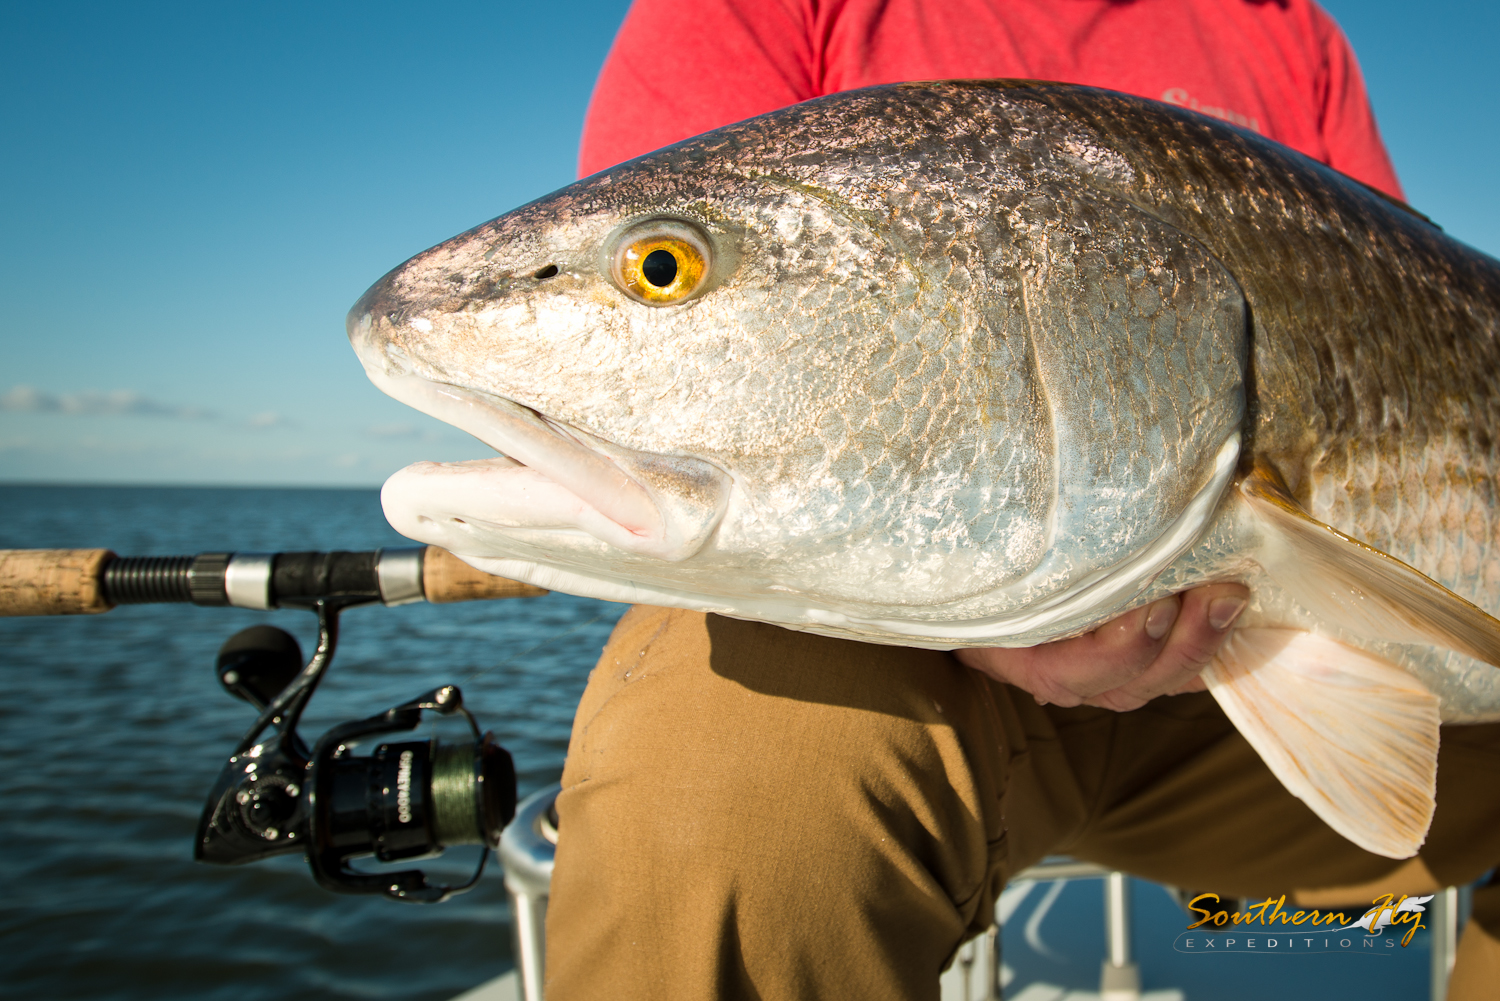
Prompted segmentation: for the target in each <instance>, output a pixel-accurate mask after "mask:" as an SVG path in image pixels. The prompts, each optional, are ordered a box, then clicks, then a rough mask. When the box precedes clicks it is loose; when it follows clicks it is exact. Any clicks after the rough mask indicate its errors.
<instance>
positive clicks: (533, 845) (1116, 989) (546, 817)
mask: <svg viewBox="0 0 1500 1001" xmlns="http://www.w3.org/2000/svg"><path fill="white" fill-rule="evenodd" d="M561 788H562V787H561V786H558V785H553V786H549V787H548V788H546V789H543V790H541V791H540V792H536V793H533V794H532V795H530V796H528V797H527V798H526V799H525V800H524V801H523V802H522V803H521V805H520V806H519V807H518V808H517V810H516V817H515V819H514V820H513V821H511V823H510V826H509V827H507V828H506V829H505V833H504V834H503V835H502V836H501V838H500V863H501V865H502V866H504V868H505V889H506V890H507V891H508V892H509V893H510V898H511V905H512V913H513V914H514V917H515V936H516V967H517V973H518V975H519V980H520V988H521V997H522V998H523V1001H543V999H542V971H543V964H544V962H545V958H546V916H547V894H548V890H549V888H550V886H551V884H552V861H553V855H554V852H555V847H556V845H557V829H556V827H554V826H553V824H552V820H551V818H550V812H551V807H552V802H553V800H555V799H556V798H557V794H558V792H559V791H561ZM1072 879H1102V880H1103V881H1104V927H1105V942H1106V945H1107V949H1108V956H1107V957H1106V958H1105V960H1104V962H1103V967H1102V970H1101V971H1100V976H1099V995H1100V1001H1137V999H1139V998H1140V996H1141V986H1140V985H1141V978H1140V968H1139V966H1138V965H1137V964H1136V962H1135V961H1134V960H1133V959H1132V957H1131V928H1130V882H1129V878H1128V877H1127V876H1126V874H1125V873H1123V872H1118V871H1113V870H1110V869H1107V868H1105V867H1104V866H1100V865H1095V864H1094V863H1092V862H1080V861H1078V860H1077V859H1071V858H1066V857H1061V856H1056V857H1052V858H1048V859H1045V860H1043V861H1042V862H1040V863H1038V864H1037V865H1034V866H1031V867H1030V868H1028V869H1023V870H1022V871H1021V872H1019V873H1017V874H1016V875H1015V876H1012V877H1011V883H1012V884H1016V883H1026V882H1035V883H1040V882H1049V881H1053V880H1072ZM1465 897H1466V893H1465V891H1464V890H1460V889H1456V888H1453V887H1449V888H1448V889H1446V890H1444V891H1442V892H1441V893H1439V894H1438V895H1437V896H1436V897H1435V898H1434V899H1433V901H1432V905H1431V907H1430V909H1429V911H1428V914H1429V915H1430V917H1429V926H1430V928H1431V935H1432V980H1431V999H1432V1001H1445V999H1446V997H1447V993H1448V977H1449V974H1450V973H1452V971H1453V958H1454V955H1455V954H1456V952H1457V950H1458V931H1459V924H1460V919H1461V916H1462V914H1463V912H1464V910H1465V909H1466V908H1465V907H1464V906H1463V905H1464V904H1466V903H1467V900H1466V899H1465ZM1000 969H1001V967H1000V936H999V934H998V933H997V930H996V929H991V930H990V932H989V934H986V935H981V936H979V937H978V938H976V939H973V940H972V941H970V942H966V943H965V944H964V946H963V947H962V948H961V949H960V950H959V952H958V956H957V957H956V958H955V959H954V963H953V967H952V968H951V969H950V970H949V971H948V973H946V974H944V977H943V984H942V987H943V1001H950V999H951V1001H999V998H1000Z"/></svg>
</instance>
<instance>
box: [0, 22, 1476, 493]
mask: <svg viewBox="0 0 1500 1001" xmlns="http://www.w3.org/2000/svg"><path fill="white" fill-rule="evenodd" d="M1325 6H1326V7H1327V8H1328V9H1329V10H1330V11H1331V12H1332V13H1333V14H1334V16H1335V17H1336V18H1338V20H1339V21H1340V23H1341V24H1342V25H1343V26H1344V29H1345V31H1346V32H1347V34H1348V35H1349V37H1350V38H1351V40H1352V41H1353V43H1354V46H1355V49H1356V51H1357V52H1358V53H1359V56H1360V59H1361V62H1362V64H1363V67H1364V71H1365V76H1366V80H1367V83H1368V84H1369V88H1370V92H1371V96H1372V99H1373V101H1374V104H1375V110H1376V113H1377V114H1378V116H1379V118H1380V122H1381V127H1382V130H1383V132H1384V135H1385V138H1386V141H1387V144H1388V145H1389V147H1390V149H1391V153H1392V156H1393V158H1394V160H1395V163H1396V168H1397V170H1398V171H1399V173H1400V174H1401V178H1402V181H1403V182H1404V184H1405V185H1406V190H1407V193H1408V195H1409V197H1410V198H1411V200H1412V203H1413V204H1414V205H1415V206H1416V207H1417V208H1419V209H1421V210H1422V211H1424V212H1426V213H1427V214H1429V215H1430V216H1432V217H1433V218H1434V219H1435V220H1436V221H1438V222H1439V223H1440V224H1441V225H1443V226H1444V227H1445V228H1446V229H1447V230H1448V232H1449V233H1451V234H1453V235H1454V236H1456V237H1458V238H1459V239H1461V240H1464V241H1466V242H1468V243H1470V244H1472V245H1474V246H1476V247H1479V248H1480V249H1482V250H1485V251H1486V252H1488V253H1491V254H1497V253H1500V196H1497V195H1496V193H1495V186H1494V179H1493V175H1494V170H1495V168H1494V164H1495V163H1497V162H1500V107H1497V104H1496V102H1495V100H1494V97H1493V95H1494V93H1495V92H1496V90H1497V83H1500V81H1497V76H1500V74H1497V72H1496V66H1497V65H1500V63H1497V61H1496V60H1495V59H1494V57H1493V53H1492V51H1490V50H1491V48H1492V46H1493V40H1494V39H1495V38H1496V37H1500V13H1497V11H1496V7H1495V5H1492V4H1479V3H1448V4H1441V3H1439V4H1431V5H1423V6H1421V7H1420V8H1418V7H1417V6H1414V5H1411V4H1409V3H1400V4H1398V3H1395V2H1393V0H1363V2H1356V0H1336V2H1335V0H1329V2H1327V3H1325ZM626 7H627V2H626V0H593V2H574V3H569V4H537V3H516V2H509V0H499V2H490V3H482V4H481V3H428V4H420V5H417V4H388V3H378V2H365V3H360V4H352V3H345V4H341V3H320V4H291V3H276V2H260V3H255V4H228V3H214V4H202V3H197V4H187V3H180V4H172V3H140V4H119V3H115V4H102V3H101V4H86V3H70V2H66V0H58V2H51V3H46V4H35V3H34V4H22V3H10V4H5V5H3V7H0V88H3V90H0V93H4V94H5V95H6V98H5V100H4V101H3V102H0V136H3V137H4V155H3V156H0V227H3V239H0V302H3V304H4V307H3V310H0V481H47V482H91V483H102V482H121V483H125V482H130V483H241V484H264V485H274V484H306V485H325V484H326V485H344V484H347V485H370V486H374V485H377V484H379V483H380V482H382V481H383V480H384V479H385V477H386V476H387V475H389V474H390V473H391V472H394V471H395V470H396V469H398V468H399V467H401V466H402V465H405V464H406V463H408V462H411V461H414V460H416V459H419V458H431V459H460V458H473V457H476V456H478V455H481V454H483V452H484V449H483V448H482V446H478V445H477V444H476V443H474V442H473V441H472V439H469V438H468V437H467V436H465V435H463V434H461V433H459V432H456V431H452V430H450V429H448V428H447V427H446V426H445V425H442V424H440V423H438V422H436V421H434V420H432V419H430V418H427V417H424V416H423V415H421V414H418V413H416V412H415V411H412V410H410V409H408V408H406V407H404V406H402V405H400V404H398V403H395V402H394V401H392V400H388V399H387V398H385V397H384V396H382V395H381V394H380V393H378V392H377V391H376V390H375V389H374V388H373V387H371V386H370V385H369V383H368V382H367V381H366V380H365V378H364V375H363V373H362V372H361V370H360V368H359V365H358V363H357V362H356V361H355V359H354V357H353V355H352V353H351V352H350V351H349V348H348V344H347V341H346V340H345V338H344V336H343V316H344V313H345V311H346V310H347V309H348V308H349V306H350V305H351V304H352V303H353V302H354V300H355V299H356V298H358V297H359V295H360V293H361V292H363V291H364V289H365V288H366V287H368V286H369V285H370V284H371V283H372V282H373V281H374V280H375V279H376V278H378V277H379V276H380V275H381V274H383V273H384V272H385V271H386V270H388V269H389V268H391V267H393V266H394V265H396V264H398V263H400V262H401V261H402V260H404V259H405V258H407V257H409V256H411V255H412V254H413V253H415V252H417V251H419V250H422V249H423V248H425V247H428V246H430V245H431V244H433V243H436V242H438V241H440V240H443V239H445V238H447V237H449V236H452V235H453V234H455V233H457V232H459V231H461V230H464V229H467V228H468V227H470V226H472V225H474V224H476V223H478V222H481V221H483V220H485V219H489V218H491V217H493V216H495V215H498V214H500V213H501V212H503V211H505V210H507V209H510V208H513V207H515V206H517V205H519V204H522V203H523V202H526V201H529V200H530V199H532V198H535V197H537V196H539V195H542V194H545V193H546V192H548V191H550V190H553V189H555V188H557V187H560V186H562V185H563V184H566V183H567V182H568V181H570V180H572V178H573V172H574V165H575V158H576V154H577V143H578V132H579V127H580V124H581V122H582V118H583V112H584V108H585V105H586V103H587V100H588V94H589V91H590V89H591V87H592V85H593V81H594V76H595V74H596V73H597V71H598V67H599V64H600V63H601V61H602V60H603V58H604V55H605V53H606V52H607V51H608V48H609V43H610V40H611V38H612V37H613V35H614V32H615V29H616V28H617V27H618V25H619V22H620V19H621V18H622V17H623V16H624V13H625V9H626ZM690 7H691V4H690V3H687V4H685V8H688V9H690Z"/></svg>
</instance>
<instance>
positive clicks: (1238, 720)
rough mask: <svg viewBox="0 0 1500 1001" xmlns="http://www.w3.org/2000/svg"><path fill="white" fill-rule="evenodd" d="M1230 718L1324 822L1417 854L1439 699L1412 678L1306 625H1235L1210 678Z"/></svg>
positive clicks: (1393, 854)
mask: <svg viewBox="0 0 1500 1001" xmlns="http://www.w3.org/2000/svg"><path fill="white" fill-rule="evenodd" d="M1203 677H1204V678H1205V680H1207V682H1208V688H1209V691H1211V692H1212V693H1213V696H1214V698H1215V699H1217V700H1218V702H1219V705H1220V706H1222V707H1223V709H1224V713H1225V715H1227V716H1228V717H1229V719H1230V720H1231V721H1232V722H1233V723H1234V725H1235V726H1236V727H1238V728H1239V731H1240V733H1242V734H1243V735H1244V736H1245V739H1246V740H1248V741H1249V742H1250V746H1252V747H1254V748H1255V750H1256V751H1257V752H1258V753H1259V754H1260V756H1261V759H1262V760H1264V761H1265V763H1266V764H1267V765H1268V766H1269V767H1270V769H1271V772H1272V774H1274V775H1275V776H1276V777H1277V778H1278V779H1279V780H1281V783H1282V785H1284V786H1286V788H1287V789H1288V790H1289V791H1290V792H1291V793H1292V795H1294V796H1296V797H1297V798H1298V799H1300V800H1302V801H1303V802H1304V803H1306V804H1307V805H1308V806H1309V807H1311V808H1312V811H1313V812H1314V813H1316V814H1317V815H1318V816H1319V817H1320V818H1321V819H1322V820H1323V822H1324V823H1326V824H1327V825H1328V826H1329V827H1331V828H1333V829H1334V830H1335V831H1337V832H1338V833H1339V834H1341V835H1343V836H1344V837H1346V838H1348V839H1349V840H1350V841H1352V842H1354V843H1355V844H1357V845H1359V846H1360V847H1361V848H1363V849H1365V850H1366V851H1369V852H1374V853H1375V854H1377V855H1383V856H1385V857H1387V858H1409V857H1411V856H1412V855H1415V854H1416V853H1417V849H1418V848H1419V847H1420V846H1421V844H1422V841H1423V840H1424V839H1425V838H1426V836H1427V827H1428V825H1429V824H1430V823H1431V822H1432V812H1433V808H1434V796H1435V794H1436V791H1437V751H1438V724H1439V718H1438V700H1437V697H1436V696H1434V695H1433V694H1432V693H1431V692H1429V691H1427V689H1426V688H1424V687H1422V685H1421V684H1420V683H1419V682H1417V680H1416V679H1414V678H1413V677H1411V675H1409V674H1407V673H1406V672H1405V671H1403V670H1401V669H1400V668H1398V667H1396V666H1395V665H1393V664H1391V663H1390V662H1388V661H1386V660H1383V659H1382V658H1379V657H1375V656H1372V655H1370V654H1368V653H1365V652H1364V651H1361V650H1357V649H1355V648H1354V647H1351V646H1348V645H1346V644H1343V643H1340V642H1338V641H1336V640H1332V639H1329V638H1328V637H1326V636H1319V635H1317V634H1316V633H1309V632H1305V631H1303V630H1296V629H1258V628H1241V629H1236V630H1235V631H1234V632H1233V633H1232V634H1231V635H1230V637H1229V639H1228V641H1227V642H1226V643H1225V644H1224V647H1223V649H1222V650H1221V651H1220V652H1219V655H1218V657H1217V658H1215V660H1214V661H1213V663H1211V664H1210V665H1209V666H1208V667H1207V668H1206V669H1205V670H1204V672H1203Z"/></svg>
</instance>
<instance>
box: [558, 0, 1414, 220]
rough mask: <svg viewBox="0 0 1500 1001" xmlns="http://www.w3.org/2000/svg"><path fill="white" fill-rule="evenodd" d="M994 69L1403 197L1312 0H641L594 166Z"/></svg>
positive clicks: (597, 93)
mask: <svg viewBox="0 0 1500 1001" xmlns="http://www.w3.org/2000/svg"><path fill="white" fill-rule="evenodd" d="M986 77H1023V78H1030V79H1037V80H1060V81H1066V82H1069V83H1082V84H1091V85H1094V86H1097V87H1108V88H1110V89H1112V90H1121V91H1126V92H1129V93H1132V94H1139V95H1141V96H1142V97H1150V98H1155V99H1156V100H1159V101H1167V102H1170V103H1173V104H1180V105H1183V106H1185V107H1188V108H1193V109H1194V110H1197V111H1200V112H1203V113H1205V114H1209V115H1213V116H1214V117H1216V118H1222V119H1224V120H1226V121H1230V122H1233V123H1234V124H1236V125H1241V126H1244V127H1246V128H1250V129H1254V130H1255V131H1257V132H1259V133H1261V134H1262V135H1265V136H1267V137H1269V138H1271V139H1275V140H1277V141H1278V142H1282V143H1285V144H1286V145H1288V146H1291V147H1292V148H1293V149H1297V150H1301V151H1302V152H1303V153H1306V154H1307V155H1309V156H1311V157H1314V158H1316V159H1318V160H1321V161H1323V162H1324V163H1326V164H1328V165H1329V166H1331V167H1334V168H1335V169H1337V170H1341V171H1343V172H1344V173H1346V174H1349V175H1350V176H1352V177H1355V178H1358V179H1359V180H1361V181H1365V182H1366V183H1368V184H1371V185H1373V186H1375V187H1377V188H1380V189H1382V190H1384V191H1387V192H1389V193H1391V194H1393V195H1396V196H1397V197H1401V196H1402V195H1401V185H1400V182H1398V181H1397V180H1396V173H1395V171H1394V170H1393V169H1392V167H1391V161H1390V157H1389V156H1388V155H1387V154H1386V151H1385V146H1384V144H1382V142H1381V141H1380V133H1379V131H1378V130H1377V129H1376V126H1375V116H1374V113H1373V112H1371V110H1370V103H1369V99H1368V98H1367V97H1366V95H1365V85H1364V80H1363V79H1362V78H1361V77H1360V73H1359V66H1358V64H1357V63H1356V62H1355V60H1354V53H1353V51H1352V50H1351V49H1350V47H1349V43H1348V41H1347V40H1346V39H1345V38H1344V35H1343V32H1341V31H1340V30H1339V27H1338V25H1337V24H1335V23H1334V21H1333V18H1331V17H1329V16H1328V14H1327V13H1325V12H1324V11H1323V9H1322V8H1320V7H1318V6H1317V4H1315V3H1313V2H1312V0H635V3H634V4H633V5H632V6H631V8H630V13H629V14H627V15H626V17H625V23H624V24H623V25H622V26H621V27H620V33H619V35H618V36H617V37H616V38H615V43H614V47H613V48H612V49H611V50H610V53H609V58H608V59H606V60H605V63H604V69H603V70H602V71H601V72H600V74H599V82H598V83H597V84H596V85H595V87H594V96H593V100H592V101H591V103H590V105H589V112H588V117H587V119H586V120H585V122H584V129H583V146H582V149H581V150H580V153H579V170H580V173H582V174H590V173H593V172H594V171H597V170H602V169H604V168H605V167H609V166H612V165H613V164H616V163H619V162H621V161H622V160H628V159H630V158H631V157H634V156H639V155H640V154H642V153H646V152H649V151H651V150H653V149H657V148H659V147H661V146H665V145H667V144H669V143H673V142H676V141H678V140H679V139H685V138H687V137H688V136H692V135H697V134H698V133H700V132H706V131H708V130H709V129H713V128H717V127H718V126H720V125H726V124H728V123H730V122H737V121H739V120H741V119H744V118H749V117H750V116H752V115H758V114H761V113H763V112H767V111H773V110H775V109H776V108H781V107H785V106H786V105H788V104H795V103H796V102H798V101H805V100H807V99H809V98H813V97H819V96H821V95H823V94H831V93H834V92H836V91H841V90H850V89H852V88H855V87H868V86H871V85H873V84H881V83H896V82H899V81H903V80H943V79H962V78H971V79H978V78H986Z"/></svg>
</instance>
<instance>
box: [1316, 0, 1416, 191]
mask: <svg viewBox="0 0 1500 1001" xmlns="http://www.w3.org/2000/svg"><path fill="white" fill-rule="evenodd" d="M1315 9H1316V8H1315ZM1317 14H1318V15H1320V17H1319V20H1320V21H1321V22H1322V23H1321V25H1320V27H1321V29H1322V35H1323V59H1324V67H1325V71H1326V73H1327V78H1326V79H1327V91H1326V93H1325V94H1324V97H1323V121H1322V131H1323V141H1324V143H1326V145H1327V149H1328V165H1329V166H1330V167H1332V168H1334V169H1335V170H1339V171H1343V172H1344V173H1345V174H1348V175H1349V176H1350V177H1353V178H1355V179H1356V180H1360V181H1364V182H1365V183H1366V184H1368V185H1370V186H1371V187H1374V188H1379V189H1380V190H1381V191H1384V192H1385V193H1386V194H1389V195H1394V196H1395V197H1397V198H1400V199H1401V200H1402V201H1405V200H1406V195H1405V193H1404V192H1403V191H1402V190H1401V182H1400V181H1399V180H1398V179H1397V178H1396V169H1395V168H1394V167H1393V166H1391V157H1390V154H1389V153H1387V152H1386V149H1385V143H1384V142H1383V141H1382V140H1381V138H1380V129H1379V127H1377V126H1376V124H1375V112H1374V111H1373V110H1372V109H1371V108H1370V98H1369V96H1368V95H1367V94H1366V93H1365V80H1364V77H1363V76H1362V75H1361V74H1360V72H1359V63H1358V62H1357V61H1356V60H1355V58H1354V50H1353V48H1351V47H1350V45H1349V40H1348V39H1346V38H1345V37H1344V33H1343V31H1341V30H1340V29H1339V26H1338V25H1337V24H1336V23H1334V21H1333V19H1332V18H1330V17H1329V16H1328V15H1327V14H1324V13H1323V12H1322V11H1321V10H1317Z"/></svg>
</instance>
